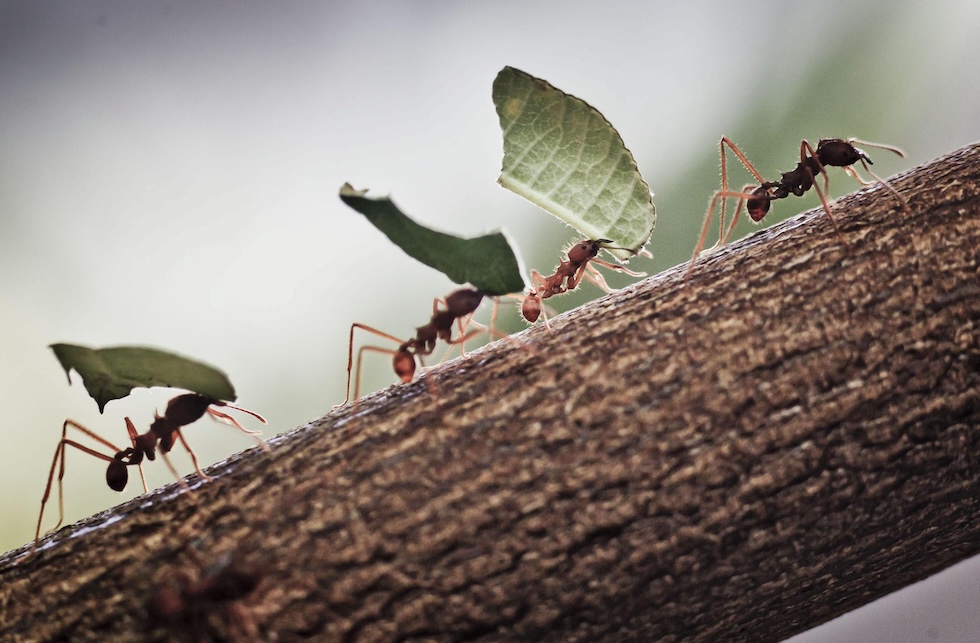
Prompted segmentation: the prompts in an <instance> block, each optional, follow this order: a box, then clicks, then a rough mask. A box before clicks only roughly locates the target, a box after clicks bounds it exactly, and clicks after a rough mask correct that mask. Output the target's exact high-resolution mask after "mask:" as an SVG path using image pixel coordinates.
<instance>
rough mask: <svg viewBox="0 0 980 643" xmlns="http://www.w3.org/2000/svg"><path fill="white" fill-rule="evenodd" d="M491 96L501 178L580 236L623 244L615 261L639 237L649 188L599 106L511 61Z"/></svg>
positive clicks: (646, 232)
mask: <svg viewBox="0 0 980 643" xmlns="http://www.w3.org/2000/svg"><path fill="white" fill-rule="evenodd" d="M493 102H494V105H495V106H496V108H497V115H498V116H499V117H500V128H501V130H502V131H503V135H504V160H503V169H502V171H501V174H500V178H499V179H498V182H499V183H500V184H501V185H502V186H504V187H505V188H507V189H508V190H511V191H512V192H515V193H516V194H518V195H520V196H522V197H524V198H525V199H527V200H528V201H530V202H531V203H534V204H535V205H537V206H539V207H541V208H543V209H544V210H545V211H546V212H548V213H550V214H552V215H554V216H556V217H558V218H559V219H561V220H562V221H564V222H566V223H568V224H569V225H571V226H572V227H573V228H575V229H576V230H578V231H579V232H580V233H582V234H583V235H585V236H586V237H587V238H589V239H609V240H610V241H612V243H611V244H609V245H612V246H618V247H620V248H625V249H626V250H615V251H612V252H613V254H614V255H615V256H616V257H617V258H618V259H620V260H621V261H625V260H628V259H629V258H630V257H631V256H633V255H635V254H636V253H638V252H639V251H640V250H641V249H642V248H643V246H645V245H646V243H647V241H648V240H649V239H650V234H651V233H652V232H653V227H654V224H655V223H656V219H657V215H656V210H655V208H654V206H653V201H652V196H653V195H652V193H651V192H650V187H649V186H648V185H647V183H646V182H645V181H644V180H643V177H642V176H640V172H639V170H638V169H637V166H636V161H635V160H634V159H633V155H632V154H631V153H630V151H629V150H628V149H626V146H625V145H624V144H623V139H622V137H620V135H619V133H618V132H617V131H616V130H615V128H613V126H612V125H611V124H610V123H609V121H607V120H606V119H605V117H603V115H602V114H600V113H599V111H598V110H596V109H595V108H594V107H592V106H591V105H589V104H588V103H586V102H585V101H583V100H581V99H579V98H576V97H574V96H571V95H569V94H566V93H565V92H563V91H561V90H560V89H557V88H555V87H553V86H552V85H550V84H549V83H548V82H546V81H544V80H541V79H540V78H535V77H534V76H531V75H530V74H527V73H525V72H523V71H520V70H518V69H514V68H513V67H504V69H503V70H501V72H500V73H499V74H497V78H496V79H495V80H494V83H493Z"/></svg>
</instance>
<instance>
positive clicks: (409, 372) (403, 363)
mask: <svg viewBox="0 0 980 643" xmlns="http://www.w3.org/2000/svg"><path fill="white" fill-rule="evenodd" d="M391 365H392V366H393V367H394V369H395V374H396V375H398V377H400V378H402V381H403V382H405V383H406V384H408V383H409V382H411V381H412V379H413V378H414V377H415V356H414V355H412V354H411V353H410V352H408V348H406V347H404V346H402V347H401V348H399V349H398V350H397V351H395V356H394V358H392V360H391Z"/></svg>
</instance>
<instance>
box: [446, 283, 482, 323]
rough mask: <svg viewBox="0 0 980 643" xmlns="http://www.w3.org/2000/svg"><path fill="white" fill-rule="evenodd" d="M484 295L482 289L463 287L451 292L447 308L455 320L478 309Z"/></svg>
mask: <svg viewBox="0 0 980 643" xmlns="http://www.w3.org/2000/svg"><path fill="white" fill-rule="evenodd" d="M484 296H485V295H484V293H483V291H481V290H477V289H475V288H461V289H459V290H457V291H455V292H451V293H449V295H448V296H447V297H446V309H447V310H448V311H449V312H450V313H451V314H452V316H453V319H454V320H455V319H456V318H458V317H465V316H467V315H469V314H470V313H472V312H473V311H475V310H476V309H477V307H478V306H479V305H480V302H482V301H483V297H484Z"/></svg>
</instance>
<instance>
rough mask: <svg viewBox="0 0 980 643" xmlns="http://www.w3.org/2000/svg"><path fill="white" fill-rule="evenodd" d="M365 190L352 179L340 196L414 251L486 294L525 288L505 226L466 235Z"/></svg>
mask: <svg viewBox="0 0 980 643" xmlns="http://www.w3.org/2000/svg"><path fill="white" fill-rule="evenodd" d="M366 194H367V190H355V189H354V188H352V187H351V186H350V184H349V183H345V184H344V185H343V187H341V188H340V200H341V201H343V202H344V203H346V204H347V205H348V206H350V207H351V208H353V209H354V210H357V211H358V212H360V213H361V214H363V215H364V216H365V217H367V219H368V221H370V222H371V223H372V224H373V225H374V227H376V228H377V229H378V230H381V232H383V233H384V234H385V235H386V236H387V237H388V238H389V239H390V240H391V241H392V243H394V244H395V245H396V246H398V247H399V248H401V249H402V250H404V251H405V252H406V253H408V255H409V256H411V257H414V258H415V259H418V260H419V261H421V262H422V263H424V264H425V265H427V266H430V267H432V268H435V269H436V270H438V271H439V272H441V273H443V274H445V275H446V276H447V277H449V278H450V279H451V280H453V281H454V282H456V283H458V284H465V283H469V284H471V285H472V286H473V287H474V288H476V289H478V290H482V291H483V292H484V293H486V294H487V295H491V296H497V295H506V294H509V293H514V292H520V291H522V290H524V277H523V271H522V270H521V264H520V260H519V259H518V257H517V254H516V253H515V251H514V248H513V247H512V246H511V244H510V241H508V239H507V236H506V235H505V234H504V233H503V232H500V231H498V232H494V233H491V234H487V235H484V236H482V237H475V238H473V239H463V238H461V237H457V236H454V235H451V234H446V233H445V232H439V231H437V230H432V229H431V228H427V227H425V226H423V225H420V224H418V223H416V222H415V221H413V220H412V219H411V218H409V217H408V215H406V214H404V213H403V212H402V211H401V210H399V209H398V207H397V206H396V205H395V204H394V202H392V200H391V199H389V198H388V197H381V198H373V197H368V196H365V195H366Z"/></svg>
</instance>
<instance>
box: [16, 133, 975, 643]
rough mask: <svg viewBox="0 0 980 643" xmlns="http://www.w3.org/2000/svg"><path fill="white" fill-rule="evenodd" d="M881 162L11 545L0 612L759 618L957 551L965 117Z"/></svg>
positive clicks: (819, 609) (131, 631)
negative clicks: (927, 157)
mask: <svg viewBox="0 0 980 643" xmlns="http://www.w3.org/2000/svg"><path fill="white" fill-rule="evenodd" d="M893 184H894V186H895V187H896V188H897V189H898V190H899V191H900V192H901V193H902V194H903V195H905V196H906V198H907V199H908V202H909V204H910V206H911V215H906V214H905V213H903V212H902V211H901V210H900V209H899V208H898V204H897V201H896V199H895V198H894V197H893V196H891V195H890V194H889V193H888V192H887V191H885V190H884V189H881V188H880V187H872V188H868V189H865V190H862V191H860V192H858V193H855V194H853V195H850V196H848V197H845V198H843V199H841V200H839V201H838V202H836V203H835V204H834V212H835V216H836V219H837V221H838V223H839V224H840V226H841V230H842V233H843V236H844V237H845V238H846V240H847V243H848V246H847V247H844V246H843V245H842V244H841V243H840V240H839V238H838V237H837V236H836V235H835V234H834V232H833V229H832V228H831V226H830V225H829V223H828V221H827V220H826V217H825V216H824V215H823V214H822V212H821V211H819V210H817V211H813V212H810V213H807V214H804V215H801V216H799V217H797V218H795V219H793V220H790V221H788V222H785V223H784V224H780V225H777V226H773V227H772V228H770V229H767V230H764V231H762V232H760V233H759V234H756V235H753V236H752V237H750V238H748V239H744V240H742V241H740V242H737V243H734V244H731V245H730V246H728V247H726V248H725V249H723V250H721V251H719V252H716V253H714V254H713V255H711V256H710V257H707V258H703V259H702V260H701V261H699V263H698V266H697V268H696V269H695V271H694V274H693V277H692V279H691V281H690V283H689V284H687V285H686V286H685V285H684V279H683V277H684V268H685V267H684V266H681V267H678V268H677V269H673V270H669V271H666V272H665V273H663V274H660V275H657V276H655V277H651V278H649V279H647V280H645V281H642V282H640V283H637V284H636V285H634V286H632V287H629V288H627V289H625V290H623V291H620V292H617V293H615V294H613V295H611V296H608V297H603V298H601V299H599V300H596V301H594V302H592V303H591V304H588V305H586V306H583V307H581V308H579V309H577V310H575V311H573V312H571V313H569V314H567V315H563V316H561V317H559V318H557V319H554V320H552V329H553V333H551V334H549V333H548V332H546V330H545V329H544V328H543V327H542V326H540V325H539V326H538V327H536V328H534V329H531V330H530V331H529V332H527V333H524V334H522V335H519V336H517V337H516V339H515V340H511V341H499V342H496V343H494V344H493V345H492V346H489V347H487V348H485V349H482V350H479V351H476V352H473V353H471V354H469V355H468V356H467V357H466V358H464V359H462V360H456V361H453V362H450V363H447V364H444V365H443V366H441V367H439V368H435V369H432V370H431V371H429V372H427V373H425V374H424V375H423V376H422V377H421V378H419V380H418V381H416V382H414V383H412V384H410V385H398V386H395V387H392V388H389V389H386V390H384V391H382V392H380V393H378V394H376V395H373V396H370V397H369V398H367V399H364V400H362V401H361V403H360V405H359V406H357V407H353V406H348V407H346V408H344V409H341V410H338V411H335V412H332V413H329V414H327V415H326V416H325V417H323V418H321V419H319V420H316V421H315V422H312V423H311V424H309V425H307V426H304V427H300V428H298V429H296V430H295V431H293V432H291V433H289V434H287V435H285V436H282V437H280V438H277V439H274V440H273V441H272V444H273V448H272V450H271V452H269V453H264V452H261V451H259V450H251V451H248V452H246V453H244V454H240V455H239V456H236V457H235V458H232V459H231V460H229V461H227V462H224V463H221V464H219V465H217V466H216V467H214V468H212V469H211V470H210V473H211V475H212V476H215V480H214V481H213V482H210V483H207V484H202V485H199V486H197V487H196V489H195V492H194V493H193V494H191V493H186V492H182V491H181V490H180V489H178V488H176V487H174V486H171V487H168V488H164V489H162V490H158V491H157V492H154V493H151V494H150V495H149V496H147V497H141V498H138V499H136V500H134V501H133V502H130V503H127V504H124V505H121V506H119V507H116V508H115V509H113V510H111V511H108V512H105V513H103V514H100V515H98V516H95V517H94V518H92V519H89V520H87V521H85V522H84V523H81V524H78V525H73V526H71V527H69V528H66V529H63V530H61V531H59V532H58V533H56V534H54V535H52V536H50V537H49V538H47V539H46V540H45V541H43V542H42V545H41V547H40V548H39V550H38V551H37V552H36V553H35V554H34V555H33V556H31V557H25V556H24V554H25V553H26V550H21V551H19V552H12V553H11V554H8V556H7V557H6V559H5V560H3V561H0V580H2V588H0V606H2V609H3V623H2V634H3V637H4V640H18V639H23V640H27V639H31V640H53V639H63V638H64V639H72V640H87V639H96V638H97V639H99V640H129V639H131V638H132V637H133V636H135V635H137V634H138V635H140V636H150V637H153V638H167V637H171V636H173V637H177V638H186V639H188V640H196V639H197V638H203V637H207V636H212V637H215V638H221V637H225V638H240V639H244V638H249V637H254V636H258V637H261V638H264V639H274V638H278V640H286V641H289V640H298V639H304V638H313V639H317V640H350V641H355V640H356V641H388V640H416V639H420V640H421V639H424V640H468V639H474V640H477V639H483V640H504V639H523V640H562V641H568V640H582V641H585V640H589V641H595V640H617V641H620V640H644V641H646V640H655V639H661V640H677V639H681V638H685V639H686V638H690V639H695V640H719V639H722V638H739V639H743V640H758V641H762V640H777V639H780V638H783V637H786V636H788V635H791V634H793V633H796V632H800V631H803V630H805V629H808V628H810V627H812V626H815V625H817V624H819V623H821V622H823V621H825V620H828V619H831V618H833V617H835V616H837V615H839V614H842V613H843V612H846V611H848V610H851V609H853V608H856V607H858V606H860V605H862V604H864V603H867V602H869V601H871V600H873V599H875V598H877V597H879V596H882V595H884V594H887V593H889V592H892V591H894V590H896V589H899V588H901V587H903V586H905V585H908V584H910V583H912V582H915V581H917V580H920V579H922V578H925V577H926V576H929V575H930V574H933V573H935V572H937V571H939V570H941V569H943V568H945V567H947V566H949V565H952V564H953V563H956V562H958V561H960V560H962V559H964V558H966V557H969V556H971V555H974V554H976V553H977V552H978V551H980V482H978V480H980V477H978V472H980V468H978V464H980V431H978V426H980V403H978V402H980V393H978V391H980V340H978V319H980V279H978V276H980V275H978V254H980V146H972V147H969V148H965V149H963V150H960V151H957V152H955V153H953V154H951V155H949V156H947V157H945V158H943V159H940V160H937V161H935V162H933V163H930V164H928V165H925V166H923V167H920V168H917V169H915V170H913V171H911V172H909V173H907V174H906V175H904V176H902V177H897V178H894V179H893ZM698 209H699V208H696V207H694V206H692V212H691V213H689V216H698V215H699V212H697V210H698ZM325 404H326V403H325ZM211 565H215V567H214V569H213V570H212V572H211V574H212V576H211V577H208V576H207V574H206V573H205V572H203V571H202V569H203V568H204V567H208V566H211ZM231 572H239V576H237V577H236V576H233V575H232V574H231ZM202 577H204V578H205V580H203V581H202V580H201V578H202ZM229 578H230V579H231V585H232V587H231V588H230V589H228V590H226V591H225V593H221V592H210V593H209V592H208V591H207V588H208V587H210V586H212V585H218V584H219V581H221V580H229ZM249 580H258V581H259V584H258V587H257V588H255V589H254V590H253V591H248V590H249V587H248V581H249ZM168 591H169V594H168V593H167V592H168ZM182 591H183V592H184V593H185V594H189V595H190V596H191V597H192V600H190V601H189V603H190V604H189V605H183V607H181V605H180V603H179V602H177V603H174V600H175V599H174V597H177V598H180V596H181V592H182ZM238 594H241V595H242V597H241V598H236V597H237V595H238ZM231 598H236V600H230V599H231ZM167 599H170V602H168V601H167ZM165 608H169V609H171V610H172V612H171V620H170V626H169V629H167V628H165V627H156V628H151V626H150V625H149V617H148V609H150V610H152V609H156V610H157V611H161V610H164V609H165ZM158 622H161V621H159V618H158ZM162 622H166V619H164V620H163V621H162Z"/></svg>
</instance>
